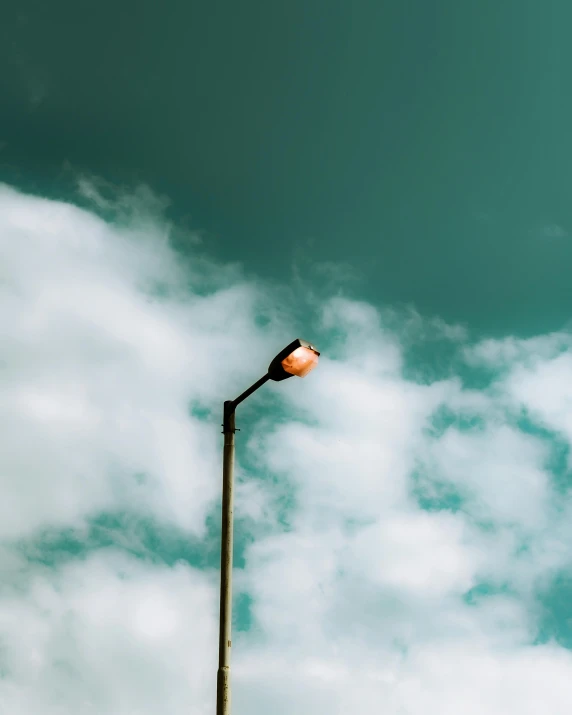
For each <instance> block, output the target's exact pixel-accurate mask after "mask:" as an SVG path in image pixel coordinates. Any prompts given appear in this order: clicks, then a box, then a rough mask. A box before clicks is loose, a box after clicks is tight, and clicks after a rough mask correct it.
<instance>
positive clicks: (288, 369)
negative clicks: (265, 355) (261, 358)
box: [268, 338, 320, 382]
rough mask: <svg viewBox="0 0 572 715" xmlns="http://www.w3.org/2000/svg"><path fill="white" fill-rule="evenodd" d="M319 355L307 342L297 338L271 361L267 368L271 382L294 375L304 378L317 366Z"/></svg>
mask: <svg viewBox="0 0 572 715" xmlns="http://www.w3.org/2000/svg"><path fill="white" fill-rule="evenodd" d="M319 355H320V353H319V352H318V351H317V350H316V348H315V347H314V346H313V345H311V344H310V343H309V342H308V341H307V340H301V339H300V338H297V339H296V340H294V341H293V342H291V343H290V345H287V346H286V347H285V348H284V350H281V351H280V352H279V353H278V355H276V357H275V358H274V360H272V362H271V363H270V366H269V368H268V375H269V377H270V379H271V380H274V381H275V382H279V381H280V380H286V379H287V378H289V377H293V376H294V375H296V376H297V377H306V375H307V374H308V373H309V372H310V371H311V370H313V369H314V368H315V367H316V365H317V364H318V357H319Z"/></svg>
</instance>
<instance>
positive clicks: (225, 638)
mask: <svg viewBox="0 0 572 715" xmlns="http://www.w3.org/2000/svg"><path fill="white" fill-rule="evenodd" d="M269 379H270V375H269V374H266V375H264V376H263V377H261V378H260V380H257V381H256V382H255V383H254V384H253V385H251V386H250V387H249V388H248V390H245V391H244V392H243V393H242V394H241V395H239V396H238V397H237V398H236V400H227V401H226V402H225V403H224V414H223V425H222V427H223V430H222V432H223V434H224V452H223V457H222V529H221V532H222V533H221V547H220V621H219V642H218V673H217V687H216V715H230V705H231V698H230V694H231V688H230V648H231V637H232V633H231V629H232V542H233V538H232V537H233V533H232V532H233V489H234V433H235V431H236V427H235V419H234V418H235V410H236V406H237V405H238V404H240V403H241V402H242V401H243V400H245V399H246V398H247V397H248V396H249V395H251V394H252V393H253V392H254V391H255V390H258V388H259V387H260V386H261V385H263V384H264V383H265V382H267V381H268V380H269Z"/></svg>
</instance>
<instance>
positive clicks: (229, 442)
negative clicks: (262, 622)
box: [216, 402, 235, 715]
mask: <svg viewBox="0 0 572 715" xmlns="http://www.w3.org/2000/svg"><path fill="white" fill-rule="evenodd" d="M234 408H235V403H234V402H225V403H224V422H223V434H224V452H223V461H222V542H221V550H220V626H219V646H218V674H217V691H216V713H217V715H230V705H231V699H230V695H231V690H230V648H231V635H232V634H231V627H232V536H233V534H232V532H233V487H234V431H235V426H234Z"/></svg>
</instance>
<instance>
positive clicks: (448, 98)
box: [0, 0, 572, 336]
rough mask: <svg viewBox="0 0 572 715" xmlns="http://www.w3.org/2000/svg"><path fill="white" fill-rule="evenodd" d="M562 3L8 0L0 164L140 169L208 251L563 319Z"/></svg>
mask: <svg viewBox="0 0 572 715" xmlns="http://www.w3.org/2000/svg"><path fill="white" fill-rule="evenodd" d="M571 21H572V9H570V6H569V4H568V3H566V2H547V3H540V2H530V1H529V0H524V1H519V2H516V1H515V0H513V1H507V2H493V1H489V0H482V1H481V2H479V3H459V2H453V1H452V0H451V1H448V0H440V1H439V2H436V3H427V2H423V1H422V0H413V1H412V2H406V3H403V2H379V0H373V1H370V0H360V2H354V3H349V2H342V1H340V0H328V1H327V2H326V1H322V2H317V1H316V0H310V1H308V0H292V2H288V3H268V2H262V1H258V0H257V1H253V0H246V1H245V2H241V3H232V2H227V1H222V0H209V1H208V2H198V1H195V0H193V2H173V1H172V0H169V2H167V3H163V4H158V3H154V2H148V1H147V0H143V1H142V2H137V3H135V2H132V1H131V0H124V2H122V3H120V4H119V5H118V4H117V3H107V2H105V1H103V2H98V3H87V2H79V3H78V2H71V0H70V1H69V2H66V1H64V0H59V1H58V2H55V3H49V4H46V3H43V2H39V1H37V2H34V1H32V0H26V1H24V2H21V1H18V2H15V1H14V0H7V2H6V3H5V4H4V9H3V19H2V26H1V28H0V48H1V49H0V58H1V62H0V66H1V68H2V69H1V74H0V88H1V89H0V91H1V93H2V98H3V99H2V112H1V115H0V143H1V144H0V145H1V146H2V149H1V152H0V172H1V174H2V176H3V178H4V179H5V180H8V181H13V182H15V183H17V184H18V185H20V186H31V185H35V186H36V187H37V189H39V190H41V191H42V192H44V193H45V194H46V195H60V196H61V195H66V193H67V191H68V190H67V184H66V180H67V179H68V178H69V175H70V173H69V172H70V170H69V168H66V167H69V166H71V167H72V169H73V170H74V171H76V172H77V171H87V172H91V173H93V174H96V175H98V176H101V177H104V178H106V179H108V180H110V181H113V182H116V183H124V184H126V185H133V184H134V183H137V182H145V183H147V184H149V185H150V186H151V187H152V188H153V189H154V190H156V191H158V192H160V193H163V194H165V195H166V196H168V197H169V198H170V200H171V201H172V205H171V209H170V212H171V215H172V217H173V218H175V219H176V220H178V221H181V220H183V221H186V222H187V225H188V226H190V227H192V228H194V229H199V230H201V231H202V232H204V235H205V248H206V250H207V251H208V252H209V253H210V254H211V255H216V256H217V257H220V258H224V259H225V260H226V259H230V260H233V261H234V260H238V261H241V262H243V263H244V265H245V267H246V268H247V270H250V271H253V272H256V273H258V274H260V275H264V276H271V277H278V278H280V279H285V278H287V277H288V276H289V275H290V271H291V266H292V262H293V261H298V262H300V261H303V260H307V261H308V262H309V263H313V262H315V261H323V260H333V261H343V262H345V263H347V264H349V265H350V266H351V267H353V269H355V271H357V275H358V277H359V281H358V282H359V284H358V285H357V286H355V290H356V293H357V294H359V295H360V296H361V297H364V298H366V299H367V300H370V301H373V302H374V303H375V304H384V303H387V304H395V303H412V304H413V305H415V306H416V308H417V309H418V310H419V311H421V312H422V313H423V314H429V315H431V314H437V315H440V316H441V317H443V318H444V319H446V320H448V321H452V322H462V323H466V324H467V325H468V326H469V327H470V328H471V329H472V330H475V331H478V332H479V333H486V334H491V335H500V334H506V333H508V332H510V333H516V334H518V335H522V336H526V335H531V334H534V333H536V332H539V331H546V330H554V329H558V328H559V327H561V326H562V324H563V323H565V322H567V320H568V310H569V305H570V299H571V293H572V288H571V282H570V280H569V266H570V262H571V260H572V241H571V240H570V236H569V232H570V231H572V215H571V210H570V205H571V202H570V191H571V189H570V187H571V186H572V168H571V166H572V163H571V158H572V156H571V153H572V144H571V140H570V126H571V125H572V111H571V110H572V104H571V100H570V92H569V87H568V85H569V69H570V66H571V65H570V60H571V55H570V49H569V38H568V32H567V28H568V27H569V26H570V22H571Z"/></svg>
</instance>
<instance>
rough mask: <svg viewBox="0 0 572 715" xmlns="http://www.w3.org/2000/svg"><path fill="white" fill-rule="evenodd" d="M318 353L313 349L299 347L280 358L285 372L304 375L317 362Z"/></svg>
mask: <svg viewBox="0 0 572 715" xmlns="http://www.w3.org/2000/svg"><path fill="white" fill-rule="evenodd" d="M318 355H319V353H317V352H316V351H315V350H312V349H310V348H304V347H299V348H296V350H294V352H292V353H290V355H288V357H285V358H284V360H282V363H281V364H282V367H283V368H284V370H285V371H286V372H289V373H290V374H291V375H296V376H297V377H306V375H307V374H308V373H309V372H310V371H311V370H313V369H314V368H315V367H316V365H317V364H318Z"/></svg>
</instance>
